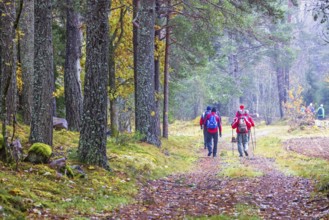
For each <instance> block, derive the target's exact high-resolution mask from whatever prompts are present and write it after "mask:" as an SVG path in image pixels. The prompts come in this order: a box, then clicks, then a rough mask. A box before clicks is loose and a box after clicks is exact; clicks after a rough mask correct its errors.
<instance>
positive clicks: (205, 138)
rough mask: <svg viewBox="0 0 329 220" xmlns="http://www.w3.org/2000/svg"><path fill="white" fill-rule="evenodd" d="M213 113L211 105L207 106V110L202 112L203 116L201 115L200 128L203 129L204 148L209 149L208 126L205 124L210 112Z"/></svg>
mask: <svg viewBox="0 0 329 220" xmlns="http://www.w3.org/2000/svg"><path fill="white" fill-rule="evenodd" d="M210 113H211V107H210V106H207V109H206V111H205V112H203V113H202V115H201V117H200V128H201V130H202V129H203V144H204V149H207V134H208V133H207V128H206V125H205V119H206V117H207V115H208V114H210Z"/></svg>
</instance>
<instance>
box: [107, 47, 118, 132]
mask: <svg viewBox="0 0 329 220" xmlns="http://www.w3.org/2000/svg"><path fill="white" fill-rule="evenodd" d="M109 48H110V52H109V77H110V79H109V85H110V120H111V135H112V136H113V137H116V136H118V134H119V108H118V103H117V97H116V94H115V93H116V85H115V79H116V76H115V48H114V45H113V42H110V46H109Z"/></svg>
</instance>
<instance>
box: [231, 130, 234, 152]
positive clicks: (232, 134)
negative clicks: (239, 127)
mask: <svg viewBox="0 0 329 220" xmlns="http://www.w3.org/2000/svg"><path fill="white" fill-rule="evenodd" d="M231 142H232V155H233V156H234V146H233V144H234V143H233V129H232V138H231Z"/></svg>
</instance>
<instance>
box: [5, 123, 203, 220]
mask: <svg viewBox="0 0 329 220" xmlns="http://www.w3.org/2000/svg"><path fill="white" fill-rule="evenodd" d="M184 123H187V122H184ZM181 124H182V123H180V124H179V125H181ZM185 126H189V127H193V129H195V127H194V126H191V125H190V124H185ZM175 129H176V128H175V126H174V128H173V130H175ZM8 130H9V131H11V128H10V127H8ZM178 130H179V128H178ZM191 131H192V128H191ZM28 134H29V127H28V126H25V125H22V124H19V125H18V126H17V127H16V138H19V139H20V141H21V143H22V145H23V148H24V155H25V156H26V154H27V151H28V148H29V144H28ZM185 134H186V132H185ZM195 142H196V140H195V138H193V137H191V136H190V137H187V136H186V135H184V133H181V132H179V134H178V135H175V133H171V136H170V138H169V139H168V140H167V139H163V140H162V146H161V148H157V147H155V146H152V145H149V144H145V143H142V142H139V136H138V135H134V134H123V135H122V136H121V137H120V136H119V138H108V142H107V154H108V158H109V164H110V168H111V172H108V171H106V170H104V169H101V168H99V167H96V166H89V165H84V164H80V163H79V162H78V160H77V147H78V143H79V134H78V133H77V132H71V131H66V130H61V131H54V139H53V143H54V144H53V156H52V158H51V160H54V159H58V158H62V157H67V158H68V160H67V164H68V165H69V166H72V165H79V166H80V167H81V168H82V169H83V171H84V172H85V174H86V175H85V177H84V178H81V176H79V175H76V176H75V177H73V178H68V177H67V176H62V175H59V174H58V173H57V171H56V170H53V169H51V168H50V167H49V165H48V164H39V165H33V164H31V163H26V162H20V163H19V165H18V171H16V170H15V166H14V165H8V164H3V163H2V162H0V169H1V172H0V217H2V218H4V219H20V218H21V219H25V218H26V217H28V218H33V219H37V218H41V217H40V216H48V217H49V218H51V216H56V217H62V218H73V217H74V218H77V219H79V218H88V216H89V215H91V214H93V215H94V216H100V217H102V216H106V213H109V212H111V211H112V210H113V209H115V208H117V207H119V206H121V205H124V204H128V203H132V202H133V198H134V196H135V195H136V193H137V192H138V183H140V182H145V181H147V180H149V179H156V178H160V177H164V176H166V175H169V174H172V173H178V172H184V171H186V170H189V169H191V166H192V165H193V162H194V161H195V160H196V159H197V158H196V153H195V152H196V151H197V147H198V146H197V145H196V144H195ZM73 172H74V171H73ZM22 180H24V181H22Z"/></svg>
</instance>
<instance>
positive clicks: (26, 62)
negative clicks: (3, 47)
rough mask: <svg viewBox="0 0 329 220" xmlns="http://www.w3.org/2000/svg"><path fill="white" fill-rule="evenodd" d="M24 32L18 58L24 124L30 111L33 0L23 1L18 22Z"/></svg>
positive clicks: (29, 118) (32, 58) (26, 122)
mask: <svg viewBox="0 0 329 220" xmlns="http://www.w3.org/2000/svg"><path fill="white" fill-rule="evenodd" d="M19 27H20V30H21V31H22V32H23V33H24V35H23V36H22V38H21V39H20V50H19V52H20V54H19V55H20V59H21V67H22V81H23V88H22V110H23V121H24V123H25V124H30V122H31V112H32V75H33V71H34V70H33V69H34V67H33V62H34V61H33V60H34V0H26V1H24V5H23V10H22V18H21V22H20V24H19Z"/></svg>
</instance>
